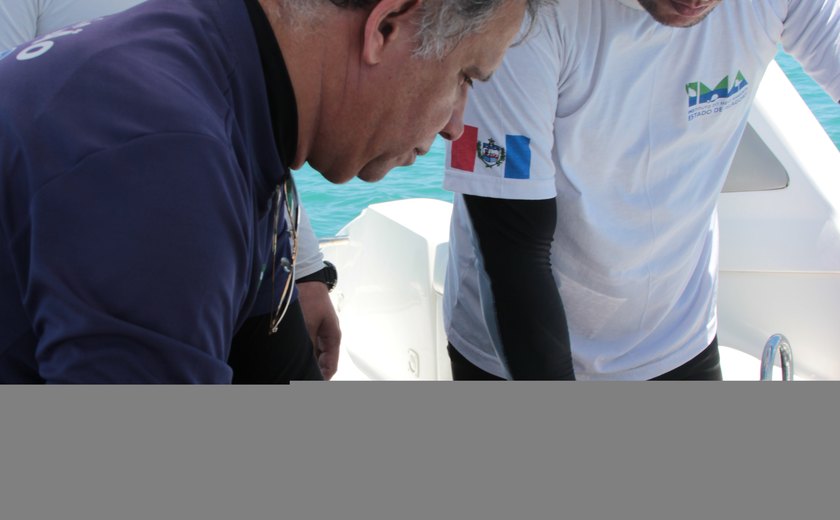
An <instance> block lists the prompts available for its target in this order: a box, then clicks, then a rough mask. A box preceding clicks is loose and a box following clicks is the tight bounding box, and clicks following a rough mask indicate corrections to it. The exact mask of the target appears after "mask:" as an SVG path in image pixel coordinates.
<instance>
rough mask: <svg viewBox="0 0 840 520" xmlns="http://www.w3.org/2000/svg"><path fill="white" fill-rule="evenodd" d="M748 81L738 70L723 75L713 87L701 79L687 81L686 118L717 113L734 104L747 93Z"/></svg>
mask: <svg viewBox="0 0 840 520" xmlns="http://www.w3.org/2000/svg"><path fill="white" fill-rule="evenodd" d="M749 87H750V82H749V81H747V78H745V77H744V75H743V74H742V73H741V71H738V72H737V73H735V74H734V75H732V76H725V77H724V78H723V79H722V80H720V81H719V82H718V83H717V84H716V85H715V87H714V88H711V87H709V86H708V85H707V84H706V83H703V82H702V81H695V82H692V83H687V84H686V86H685V93H686V94H687V95H688V108H689V111H688V120H689V121H691V120H692V119H695V118H697V117H700V116H707V115H711V114H719V113H721V112H723V111H724V110H726V109H727V108H730V107H732V106H734V105H736V104H738V103H739V102H740V101H741V100H743V99H744V97H745V96H746V95H747V91H748V90H749Z"/></svg>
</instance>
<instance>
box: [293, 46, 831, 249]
mask: <svg viewBox="0 0 840 520" xmlns="http://www.w3.org/2000/svg"><path fill="white" fill-rule="evenodd" d="M776 60H777V61H778V62H779V65H780V66H781V67H782V69H783V70H784V71H785V73H786V74H787V75H788V77H789V78H790V79H791V81H792V82H793V84H794V85H795V86H796V88H797V90H799V93H800V95H802V97H803V98H804V99H805V102H806V103H807V104H808V106H809V107H810V108H811V111H813V112H814V114H815V115H816V116H817V119H818V120H819V121H820V123H822V125H823V127H824V128H825V129H826V131H827V132H828V135H829V136H831V138H832V139H833V140H834V143H835V145H837V146H838V148H840V105H838V104H836V103H834V102H833V101H832V100H831V98H829V97H828V95H827V94H826V93H825V92H824V91H823V90H822V88H820V87H819V86H818V85H817V84H816V83H814V81H813V80H812V79H811V78H810V77H808V76H807V75H806V74H805V73H804V72H803V71H802V68H801V67H800V66H799V64H798V63H797V62H796V60H794V59H793V58H791V57H790V56H788V55H786V54H784V53H780V54H779V55H778V56H777V57H776ZM444 157H445V146H444V141H443V139H441V138H438V139H437V140H436V141H435V143H434V145H433V146H432V149H431V151H430V152H429V153H428V154H427V155H425V156H423V157H419V158H418V159H417V162H416V163H415V164H414V165H413V166H411V167H408V168H397V169H395V170H393V171H391V173H389V174H388V175H387V176H386V177H385V178H384V179H382V180H381V181H379V182H376V183H370V184H369V183H365V182H362V181H360V180H358V179H354V180H352V181H350V182H349V183H347V184H342V185H335V184H331V183H330V182H328V181H326V180H325V179H324V178H323V177H322V176H321V174H319V173H318V172H316V171H315V170H313V169H311V168H309V166H304V167H303V168H302V169H301V170H300V171H299V172H297V173H296V174H295V180H296V181H297V184H298V191H300V194H301V199H302V200H303V204H304V206H306V209H307V212H308V214H309V218H310V220H311V222H312V227H313V228H314V229H315V234H316V235H318V237H320V238H323V237H328V236H332V235H335V234H336V233H337V232H338V230H339V229H341V227H342V226H343V225H344V224H346V223H347V222H349V221H350V220H351V219H352V218H353V217H355V216H356V215H358V214H359V213H360V212H361V211H362V210H363V209H364V208H365V207H366V206H368V205H369V204H373V203H375V202H384V201H387V200H394V199H407V198H414V197H428V198H434V199H440V200H445V201H452V194H451V193H450V192H447V191H445V190H444V189H443V188H442V187H441V185H442V182H443V163H444Z"/></svg>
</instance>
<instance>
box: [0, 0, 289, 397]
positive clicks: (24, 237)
mask: <svg viewBox="0 0 840 520" xmlns="http://www.w3.org/2000/svg"><path fill="white" fill-rule="evenodd" d="M200 4H202V2H199V1H195V2H191V1H188V2H177V3H170V2H149V3H147V4H145V5H143V6H140V7H138V8H137V9H134V10H132V11H130V12H128V13H122V14H118V15H115V16H113V17H110V18H108V19H107V20H105V21H94V22H92V23H87V22H83V23H80V24H77V25H75V26H71V27H70V28H68V29H66V30H64V31H62V32H59V33H54V34H53V35H51V36H50V39H48V40H43V39H42V40H37V41H35V42H34V43H32V44H30V45H22V46H20V47H18V48H17V49H15V51H14V52H13V53H11V54H9V55H7V56H6V57H5V58H3V59H2V61H0V132H2V134H3V138H2V139H0V171H2V172H3V175H2V176H0V192H1V193H2V194H3V198H2V200H0V280H2V286H3V287H4V288H12V287H14V288H17V291H12V292H10V291H8V290H4V291H2V292H0V299H2V300H0V309H2V312H0V370H2V373H0V381H5V382H36V381H41V380H47V381H57V382H61V381H70V380H85V379H89V378H95V379H97V380H99V381H109V380H110V381H123V382H131V381H134V380H146V379H148V378H151V379H152V380H154V379H158V378H159V379H160V380H173V381H176V380H177V381H195V382H198V381H204V382H225V381H229V380H230V367H228V366H227V364H226V363H225V361H226V359H227V354H226V351H227V349H228V348H229V344H228V341H229V340H225V339H224V338H230V337H231V336H232V335H233V332H234V331H235V330H236V329H237V328H238V327H239V325H241V323H242V322H243V321H244V319H245V318H246V314H247V310H248V309H250V308H251V306H252V305H253V302H254V300H255V298H256V292H257V291H256V287H257V286H258V285H259V280H258V279H259V276H260V274H261V272H262V260H261V257H262V256H263V255H261V254H258V253H260V251H264V250H265V248H267V247H268V244H267V243H264V241H263V240H261V239H258V237H259V236H261V235H264V234H265V233H264V230H266V229H267V226H268V218H266V217H267V210H268V206H269V205H268V203H269V200H270V197H271V193H272V191H273V186H272V185H271V184H270V181H269V179H268V178H267V176H266V177H263V176H262V174H261V170H262V168H265V169H270V170H271V172H270V173H271V174H272V175H273V174H275V173H276V171H282V169H283V166H282V165H280V164H277V159H276V153H275V152H274V143H273V140H272V137H271V132H270V129H271V123H270V121H269V119H268V111H267V110H261V108H262V105H264V104H265V94H264V92H263V91H262V90H261V89H254V88H253V87H252V86H248V85H247V84H246V83H245V82H244V80H243V77H245V78H249V79H253V78H257V79H258V80H259V81H251V85H257V86H260V85H262V82H261V80H260V78H261V74H262V72H261V70H260V68H259V63H258V53H257V52H256V49H255V48H254V42H253V38H252V37H251V36H250V34H249V33H248V32H244V31H242V30H241V28H242V27H243V26H246V25H247V24H249V22H248V19H247V16H246V15H245V13H244V10H243V9H242V8H241V5H240V6H237V7H238V9H233V8H231V7H227V8H225V7H222V8H214V9H207V8H206V7H197V6H199V5H200ZM237 31H238V32H239V34H240V36H237ZM242 35H244V36H242ZM45 70H49V75H50V77H51V81H50V82H49V83H45V82H43V81H39V80H38V78H40V77H42V74H43V72H44V71H45ZM234 72H237V73H238V74H234ZM11 77H15V78H16V79H15V81H14V82H8V83H10V84H6V83H7V82H5V81H4V80H3V78H11ZM29 77H32V80H31V81H30V80H28V79H27V78H29ZM93 78H95V80H94V79H93ZM138 78H139V79H140V81H138ZM94 100H95V103H93V102H92V101H94ZM254 108H256V110H254ZM246 112H247V113H248V114H247V116H246V115H244V114H245V113H246ZM173 144H176V146H172V145H173ZM158 153H159V154H164V155H163V156H160V157H156V154H158ZM249 157H251V158H256V160H257V161H259V163H260V164H252V163H251V161H252V160H253V159H249ZM231 167H232V168H234V169H236V170H239V171H241V172H242V175H240V176H232V175H229V174H228V173H227V172H228V168H231ZM266 175H267V174H266ZM192 195H194V196H192ZM253 198H257V199H258V200H263V201H264V206H263V208H262V214H254V213H253V210H252V209H251V208H250V205H249V203H248V201H249V200H251V199H253ZM138 234H146V235H148V234H152V235H153V237H152V238H151V240H152V242H154V243H155V244H156V246H159V247H142V248H141V247H140V246H139V244H142V243H146V244H148V242H143V241H137V242H136V243H137V245H134V243H135V239H136V238H137V236H138ZM147 238H148V237H147ZM243 241H244V242H245V243H247V244H250V246H249V247H248V248H247V249H246V251H247V252H246V253H243V254H241V255H239V256H234V257H231V256H230V255H228V254H219V253H218V252H219V251H221V250H223V249H224V246H225V244H227V243H231V244H239V243H243ZM184 244H188V247H186V248H185V249H183V250H182V249H180V248H182V247H183V246H184ZM231 250H235V248H231ZM184 251H187V252H189V253H188V254H187V255H186V257H185V256H184ZM138 265H140V266H141V268H140V269H139V270H138V269H137V266H138ZM126 266H130V268H128V269H127V268H126ZM138 280H142V283H140V284H138V283H137V281H138ZM207 280H217V282H216V284H215V285H213V286H208V285H207ZM167 295H172V296H173V298H169V297H168V296H167ZM175 295H178V298H174V296H175ZM232 303H233V304H234V305H233V306H231V304H232ZM216 311H218V312H219V314H218V316H219V317H220V318H223V319H218V320H214V321H207V320H202V319H201V316H204V315H207V314H208V313H210V314H212V315H215V312H216ZM161 315H164V316H165V317H166V319H165V320H164V321H163V322H161V321H160V320H159V319H158V317H159V316H161ZM129 317H130V319H129ZM45 323H49V326H45ZM68 342H69V343H70V344H74V345H76V348H75V349H69V348H61V349H55V348H54V347H55V346H56V345H66V344H67V343H68ZM109 342H112V343H113V346H115V347H116V346H126V345H128V348H108V347H107V346H103V345H108V343H109ZM132 344H134V345H133V346H132ZM144 345H156V347H157V348H155V349H154V350H153V352H149V351H147V348H146V347H145V346H144ZM199 345H200V346H201V348H196V347H195V346H199ZM92 358H99V363H98V364H97V368H96V372H95V373H92V372H90V371H89V366H90V361H91V359H92ZM150 359H152V360H153V362H152V366H150V365H149V360H150ZM75 367H79V371H78V372H77V371H76V369H75ZM84 367H87V368H84ZM154 369H159V370H160V372H159V373H158V374H157V375H153V374H151V373H150V372H151V371H153V370H154ZM77 378H78V379H77Z"/></svg>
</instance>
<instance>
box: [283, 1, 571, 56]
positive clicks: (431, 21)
mask: <svg viewBox="0 0 840 520" xmlns="http://www.w3.org/2000/svg"><path fill="white" fill-rule="evenodd" d="M321 1H323V0H321ZM328 1H329V2H331V3H333V4H335V5H336V6H338V7H342V8H346V9H369V8H371V7H372V6H373V5H375V4H376V3H377V2H379V0H328ZM507 1H508V0H425V2H423V5H422V6H421V7H420V9H421V11H420V19H419V21H418V27H417V40H418V41H417V48H416V49H415V52H414V54H415V56H417V57H418V58H427V59H428V58H436V59H442V58H443V57H444V56H446V55H447V54H448V53H449V52H451V51H452V50H453V49H454V48H455V47H457V46H458V44H459V43H460V42H461V41H462V40H463V39H464V38H466V37H467V36H470V35H472V34H474V33H477V32H480V31H481V30H482V29H484V27H485V26H486V25H487V23H488V22H489V21H490V20H492V18H493V15H495V14H496V11H497V10H498V9H499V8H500V7H501V6H502V5H504V4H505V2H507ZM316 2H318V0H286V3H287V4H294V5H295V7H296V8H298V9H301V10H305V9H306V7H307V6H308V7H310V8H311V7H312V4H314V3H316ZM554 2H556V0H525V4H526V16H527V17H528V19H529V20H530V23H531V24H533V22H534V19H535V17H536V16H537V12H538V11H539V9H540V8H541V7H542V6H543V5H546V4H550V3H554Z"/></svg>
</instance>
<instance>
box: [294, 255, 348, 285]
mask: <svg viewBox="0 0 840 520" xmlns="http://www.w3.org/2000/svg"><path fill="white" fill-rule="evenodd" d="M296 282H297V283H301V282H321V283H323V284H325V285H326V286H327V290H328V291H332V290H333V288H334V287H335V284H336V283H338V271H337V270H336V268H335V265H333V263H332V262H328V261H326V260H324V267H323V269H321V270H320V271H315V272H314V273H312V274H308V275H306V276H304V277H303V278H298V279H297V280H296Z"/></svg>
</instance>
